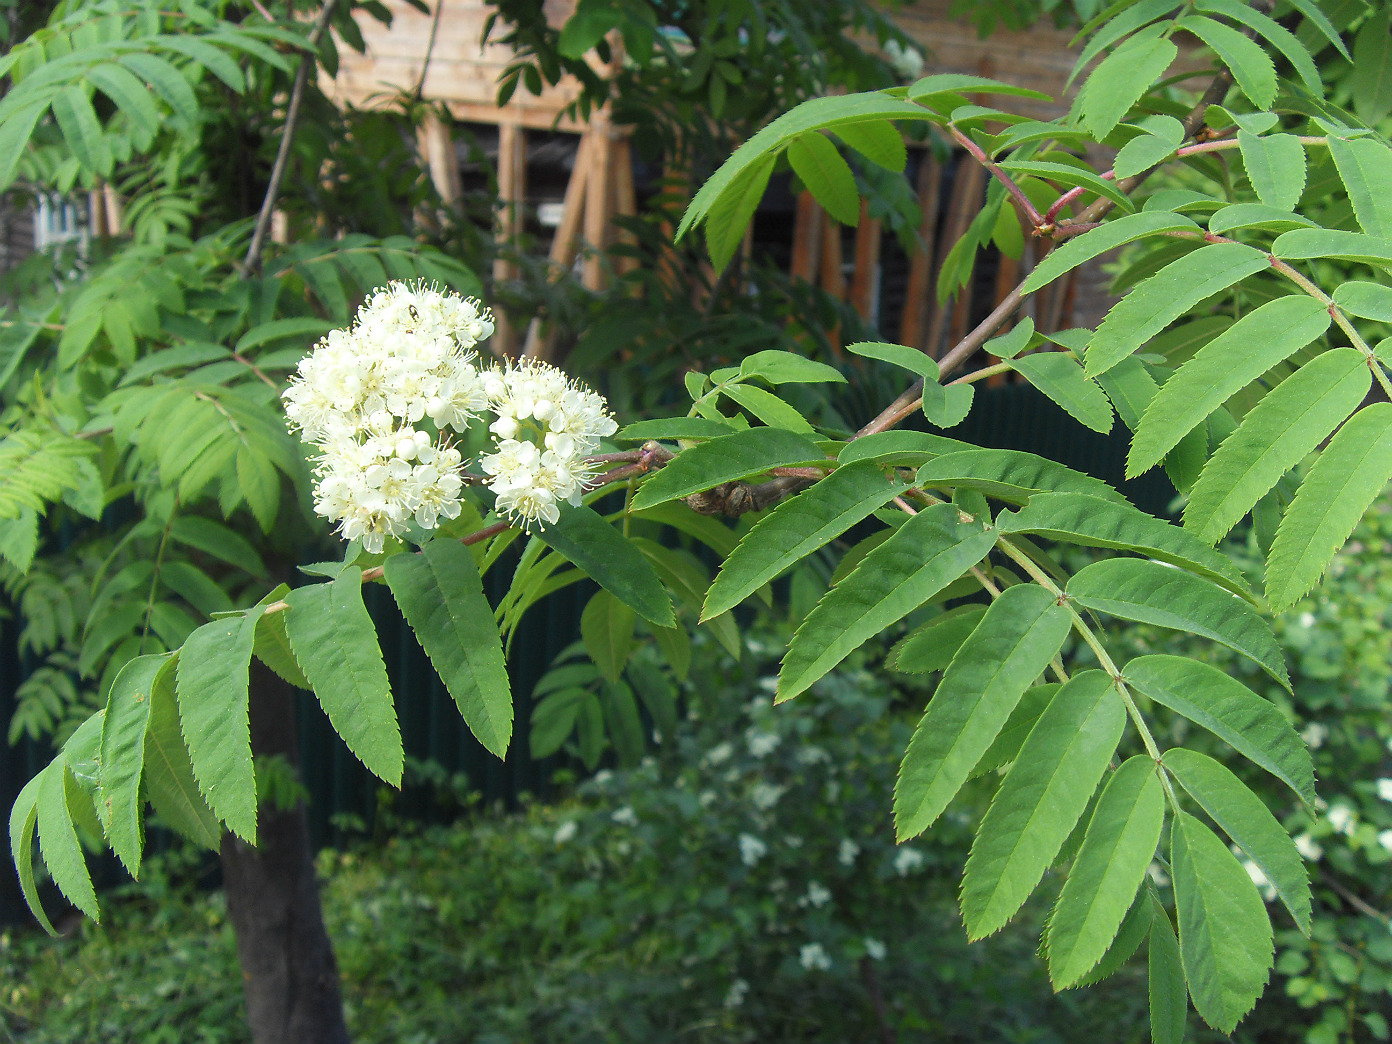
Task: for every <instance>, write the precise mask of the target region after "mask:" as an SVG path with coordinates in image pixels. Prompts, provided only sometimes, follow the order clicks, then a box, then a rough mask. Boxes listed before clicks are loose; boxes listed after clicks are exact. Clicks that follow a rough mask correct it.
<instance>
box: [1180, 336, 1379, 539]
mask: <svg viewBox="0 0 1392 1044" xmlns="http://www.w3.org/2000/svg"><path fill="white" fill-rule="evenodd" d="M1372 380H1373V377H1372V373H1371V372H1370V371H1369V370H1368V365H1367V363H1366V362H1365V361H1364V359H1363V356H1362V354H1361V353H1360V352H1358V351H1356V350H1355V349H1353V348H1335V349H1333V350H1332V351H1328V352H1325V353H1324V354H1323V355H1321V356H1319V357H1318V358H1317V359H1315V360H1314V361H1313V362H1309V363H1306V364H1305V365H1304V366H1302V367H1301V368H1300V369H1299V370H1297V371H1296V372H1295V373H1294V374H1292V375H1291V376H1290V377H1287V378H1286V379H1285V380H1284V381H1282V382H1281V383H1280V384H1279V385H1277V386H1276V388H1275V389H1274V390H1272V391H1271V392H1270V393H1269V394H1268V395H1267V396H1266V397H1265V398H1264V399H1262V401H1261V402H1259V403H1258V404H1257V405H1256V406H1255V407H1253V409H1252V410H1251V412H1249V413H1248V414H1247V416H1246V417H1244V418H1243V420H1242V423H1241V424H1240V425H1239V426H1238V428H1237V430H1236V431H1235V432H1233V433H1232V434H1231V435H1229V436H1228V437H1227V438H1226V439H1225V440H1224V441H1223V444H1222V445H1221V446H1219V447H1218V450H1217V452H1216V453H1214V455H1213V458H1212V459H1211V460H1210V461H1209V462H1208V466H1207V467H1206V468H1204V470H1203V474H1201V475H1200V476H1199V480H1198V481H1197V482H1195V483H1194V488H1193V489H1191V490H1190V491H1189V503H1188V504H1186V505H1185V507H1184V527H1185V528H1186V529H1188V530H1191V531H1192V532H1194V533H1195V534H1196V535H1197V536H1198V537H1199V539H1201V540H1204V541H1206V542H1208V543H1210V544H1211V543H1216V542H1217V541H1218V540H1220V539H1222V537H1223V536H1224V534H1226V533H1227V532H1228V530H1230V529H1232V527H1233V526H1234V525H1236V524H1237V523H1238V522H1239V521H1241V519H1242V516H1243V515H1245V514H1247V512H1248V511H1250V510H1251V509H1252V507H1253V505H1255V504H1256V502H1257V501H1258V500H1260V499H1261V498H1262V497H1263V496H1264V495H1265V494H1266V493H1267V491H1269V490H1270V489H1271V488H1272V487H1273V486H1275V485H1276V483H1277V481H1279V480H1280V478H1281V476H1282V475H1284V474H1285V473H1286V472H1287V471H1289V470H1290V469H1291V468H1293V467H1294V466H1295V465H1296V464H1298V463H1300V461H1301V460H1302V459H1303V458H1304V457H1305V455H1306V454H1307V453H1309V452H1310V451H1312V450H1313V449H1315V447H1317V446H1318V445H1319V444H1320V443H1321V442H1322V441H1323V440H1324V439H1325V438H1327V437H1328V435H1329V434H1330V432H1332V431H1333V430H1334V429H1335V428H1337V427H1338V426H1339V425H1340V424H1342V423H1343V422H1344V420H1345V418H1347V417H1348V415H1349V414H1350V413H1352V412H1353V411H1354V410H1355V409H1357V408H1358V404H1359V403H1361V402H1362V401H1363V396H1364V395H1366V394H1367V392H1368V386H1369V385H1370V384H1371V383H1372Z"/></svg>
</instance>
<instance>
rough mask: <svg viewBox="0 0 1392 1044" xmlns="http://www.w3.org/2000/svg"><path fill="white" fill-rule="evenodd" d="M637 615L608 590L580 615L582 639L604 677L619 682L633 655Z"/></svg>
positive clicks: (600, 593) (595, 597) (598, 594)
mask: <svg viewBox="0 0 1392 1044" xmlns="http://www.w3.org/2000/svg"><path fill="white" fill-rule="evenodd" d="M637 622H638V615H637V614H636V613H635V612H634V611H633V610H632V609H630V608H629V607H628V606H626V605H624V604H623V603H622V602H620V601H619V600H618V599H617V598H615V597H614V596H613V595H611V594H610V593H609V592H608V591H598V592H596V593H595V595H594V597H593V598H591V599H590V601H589V604H588V605H586V606H585V611H584V612H583V613H581V614H580V637H581V638H582V639H583V640H584V642H585V651H586V652H587V653H589V654H590V659H591V660H593V661H594V665H595V667H597V668H598V669H599V673H600V675H601V676H602V677H604V678H605V679H606V680H608V681H610V682H617V681H618V680H619V676H620V675H621V674H623V669H624V664H626V663H628V658H629V656H630V655H631V654H632V652H633V629H634V625H635V624H636V623H637Z"/></svg>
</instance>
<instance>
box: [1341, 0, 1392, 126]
mask: <svg viewBox="0 0 1392 1044" xmlns="http://www.w3.org/2000/svg"><path fill="white" fill-rule="evenodd" d="M1352 61H1353V76H1352V77H1351V80H1352V83H1353V111H1354V112H1356V113H1357V114H1358V118H1359V119H1360V120H1362V121H1363V122H1364V123H1366V124H1367V125H1369V126H1375V125H1377V124H1378V123H1381V122H1382V120H1383V119H1384V118H1385V117H1386V116H1387V114H1388V113H1389V112H1392V11H1384V12H1382V13H1381V14H1374V15H1373V16H1372V17H1371V18H1369V19H1367V20H1366V21H1365V22H1364V23H1363V25H1362V27H1361V28H1360V29H1359V30H1358V35H1357V36H1356V37H1355V38H1354V41H1353V59H1352Z"/></svg>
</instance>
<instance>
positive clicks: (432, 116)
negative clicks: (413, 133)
mask: <svg viewBox="0 0 1392 1044" xmlns="http://www.w3.org/2000/svg"><path fill="white" fill-rule="evenodd" d="M417 143H418V146H419V148H420V151H421V155H422V156H424V157H425V162H426V167H427V169H428V170H429V171H430V181H431V184H433V185H434V186H435V191H436V192H438V193H439V194H440V198H441V199H442V200H444V201H445V202H446V203H450V204H454V203H457V202H458V201H459V198H460V197H461V196H462V195H463V194H464V186H463V183H462V181H461V180H460V176H459V160H458V158H457V157H456V156H455V153H454V137H453V135H451V134H450V128H449V125H448V124H447V123H445V121H444V120H442V119H441V118H440V115H439V113H437V112H435V111H433V110H432V111H431V112H428V113H426V116H425V119H423V120H422V121H421V125H420V129H419V130H418V131H417Z"/></svg>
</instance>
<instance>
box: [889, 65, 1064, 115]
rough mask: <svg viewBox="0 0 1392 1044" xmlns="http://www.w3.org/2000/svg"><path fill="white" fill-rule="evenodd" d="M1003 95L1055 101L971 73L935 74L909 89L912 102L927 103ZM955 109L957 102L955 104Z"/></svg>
mask: <svg viewBox="0 0 1392 1044" xmlns="http://www.w3.org/2000/svg"><path fill="white" fill-rule="evenodd" d="M967 93H969V94H1003V95H1011V96H1014V97H1017V98H1033V99H1035V100H1036V101H1053V99H1052V98H1050V97H1049V96H1048V95H1047V94H1041V93H1040V92H1039V91H1034V90H1030V89H1029V88H1028V87H1018V86H1016V85H1015V84H1010V83H1002V82H1001V81H1000V80H992V79H990V78H988V77H986V76H973V75H971V74H969V73H935V74H934V75H932V76H925V77H923V78H922V79H921V80H917V81H915V82H914V83H913V84H912V85H910V87H909V93H908V97H909V100H911V101H916V102H926V101H929V100H931V99H933V98H936V97H938V96H940V95H944V94H967ZM953 105H954V107H955V105H956V102H955V101H954V102H953Z"/></svg>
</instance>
